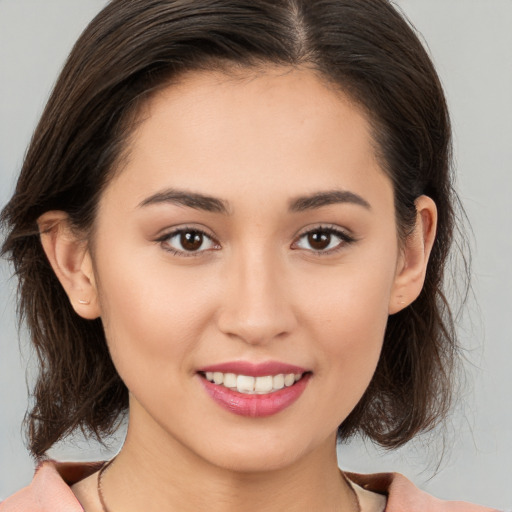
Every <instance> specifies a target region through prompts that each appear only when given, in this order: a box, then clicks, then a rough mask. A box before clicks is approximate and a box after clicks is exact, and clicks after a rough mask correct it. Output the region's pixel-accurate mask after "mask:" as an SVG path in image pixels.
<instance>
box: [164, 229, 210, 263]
mask: <svg viewBox="0 0 512 512" xmlns="http://www.w3.org/2000/svg"><path fill="white" fill-rule="evenodd" d="M159 242H160V243H161V244H162V246H163V248H164V249H165V250H166V251H169V252H172V253H173V254H176V255H183V256H187V255H190V256H191V255H193V253H197V254H198V255H199V254H200V253H202V252H204V251H207V250H209V249H215V248H218V244H216V243H215V242H214V241H213V240H212V238H211V237H209V236H208V235H207V234H206V233H203V232H202V231H199V230H197V229H179V230H176V231H174V232H173V233H170V234H168V235H165V236H164V237H162V238H161V239H160V240H159Z"/></svg>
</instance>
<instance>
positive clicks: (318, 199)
mask: <svg viewBox="0 0 512 512" xmlns="http://www.w3.org/2000/svg"><path fill="white" fill-rule="evenodd" d="M162 203H171V204H176V205H179V206H186V207H188V208H194V209H195V210H203V211H207V212H212V213H222V214H224V215H229V214H230V208H229V204H228V202H227V201H224V200H222V199H218V198H216V197H212V196H207V195H204V194H199V193H197V192H188V191H183V190H177V189H167V190H164V191H162V192H157V193H156V194H153V195H152V196H149V197H148V198H146V199H144V200H143V201H142V202H141V203H140V204H139V207H144V206H149V205H155V204H162ZM339 203H351V204H356V205H359V206H362V207H364V208H366V209H367V210H371V206H370V203H368V201H366V200H365V199H363V198H362V197H361V196H359V195H357V194H354V193H353V192H350V191H348V190H328V191H325V192H316V193H314V194H311V195H308V196H300V197H297V198H295V199H292V200H291V201H290V203H289V210H290V211H291V212H303V211H306V210H314V209H317V208H322V207H323V206H329V205H331V204H339Z"/></svg>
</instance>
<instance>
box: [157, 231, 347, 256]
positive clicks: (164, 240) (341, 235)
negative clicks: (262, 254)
mask: <svg viewBox="0 0 512 512" xmlns="http://www.w3.org/2000/svg"><path fill="white" fill-rule="evenodd" d="M191 233H193V234H194V235H200V236H201V237H202V243H203V242H204V240H205V239H206V240H209V241H210V243H211V244H213V247H211V248H208V249H202V250H197V251H186V250H179V249H175V248H173V247H172V246H171V245H169V241H170V240H172V239H173V238H175V237H177V236H182V235H184V234H191ZM318 233H322V234H323V235H327V236H329V237H332V236H335V237H336V238H338V239H339V242H338V243H337V244H336V245H335V246H334V247H331V248H330V249H327V250H321V249H314V248H311V249H305V250H307V251H309V252H311V253H312V254H314V255H315V256H320V257H321V256H326V255H330V254H334V253H336V252H338V251H340V250H342V249H343V247H344V246H346V245H349V244H351V243H353V242H355V241H356V239H355V238H354V237H353V236H351V235H349V234H348V233H346V232H345V231H343V230H341V229H339V228H337V227H333V226H318V227H315V228H313V229H309V230H307V231H305V232H304V233H302V234H300V235H299V237H298V238H297V239H296V241H294V242H293V243H292V249H295V250H297V249H300V247H298V243H299V242H300V241H301V240H303V239H306V237H308V236H311V235H314V234H318ZM156 242H158V243H159V244H160V245H161V246H162V248H163V249H164V250H165V251H167V252H170V253H171V254H173V255H175V256H181V257H198V256H201V255H203V253H204V252H206V251H211V250H217V249H220V244H219V243H218V242H217V241H216V240H215V239H214V238H213V237H212V236H210V235H209V234H208V233H206V232H205V231H203V230H202V229H198V228H192V227H184V228H179V229H176V230H174V231H171V232H170V233H166V234H165V235H163V236H161V237H160V238H158V239H157V240H156ZM180 243H181V240H180ZM202 243H201V245H202Z"/></svg>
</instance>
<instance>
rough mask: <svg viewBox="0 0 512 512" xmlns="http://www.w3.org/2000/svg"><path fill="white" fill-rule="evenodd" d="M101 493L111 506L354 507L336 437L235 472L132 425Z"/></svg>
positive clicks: (127, 511) (217, 509) (298, 510)
mask: <svg viewBox="0 0 512 512" xmlns="http://www.w3.org/2000/svg"><path fill="white" fill-rule="evenodd" d="M155 434H156V436H155ZM156 439H158V442H156ZM103 492H104V496H105V501H106V504H107V506H108V509H109V510H110V511H111V512H116V511H119V510H123V511H124V512H131V511H136V510H137V511H139V510H145V511H147V512H153V510H155V511H156V510H158V511H159V512H160V511H162V510H180V511H183V512H188V511H194V512H203V511H204V512H206V511H208V512H231V511H235V510H236V511H239V510H244V511H245V512H252V511H261V510H265V511H266V512H274V511H282V510H287V511H290V512H305V511H311V510H318V511H322V510H329V511H332V510H340V511H354V510H357V503H356V502H355V498H354V493H353V491H352V489H351V488H350V486H349V484H348V483H347V482H346V480H345V479H344V477H343V476H342V474H341V473H340V471H339V469H338V465H337V460H336V450H335V439H328V440H326V441H325V442H324V443H323V444H322V445H321V446H319V447H317V448H316V449H314V450H312V451H311V452H309V453H306V454H302V455H300V456H298V457H296V458H295V460H294V462H293V463H292V464H289V465H287V466H285V467H278V468H275V469H271V470H265V471H264V470H260V471H237V470H236V468H225V467H219V466H216V465H214V464H212V463H211V462H209V461H206V460H204V459H202V458H200V457H199V456H198V455H197V454H195V453H191V451H190V450H189V449H188V448H187V447H185V446H183V445H182V444H181V443H179V442H178V441H177V440H176V439H174V438H170V437H169V436H168V435H167V434H165V435H162V432H160V433H156V432H153V433H152V434H151V435H148V432H141V431H139V429H138V428H136V425H133V426H132V425H130V427H129V429H128V435H127V438H126V442H125V444H124V447H123V449H122V450H121V452H120V453H119V455H118V456H117V458H116V460H115V461H114V462H113V464H112V465H111V467H109V468H108V470H107V471H106V472H105V475H104V479H103Z"/></svg>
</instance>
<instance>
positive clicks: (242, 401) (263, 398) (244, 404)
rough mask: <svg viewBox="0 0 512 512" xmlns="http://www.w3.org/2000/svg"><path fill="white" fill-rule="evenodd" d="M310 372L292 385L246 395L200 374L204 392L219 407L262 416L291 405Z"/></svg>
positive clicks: (257, 416)
mask: <svg viewBox="0 0 512 512" xmlns="http://www.w3.org/2000/svg"><path fill="white" fill-rule="evenodd" d="M310 375H311V374H309V373H307V374H306V375H304V376H303V377H302V378H301V379H300V380H298V381H297V382H296V383H295V384H294V385H293V386H290V387H285V388H283V389H280V390H279V391H274V392H273V393H268V394H266V395H248V394H244V393H239V392H238V391H233V390H232V389H229V388H226V387H224V386H222V385H218V384H214V383H213V382H210V381H209V380H206V379H205V378H204V377H203V376H200V379H201V383H202V384H203V386H204V388H205V390H206V392H207V393H208V394H209V395H210V396H211V398H213V400H214V401H215V402H217V403H218V404H219V405H220V406H221V407H223V408H224V409H227V410H228V411H230V412H232V413H234V414H238V415H239V416H249V417H252V418H263V417H265V416H272V415H273V414H277V413H278V412H280V411H282V410H283V409H286V408H287V407H288V406H290V405H292V404H293V403H294V402H295V401H296V400H298V398H299V397H300V395H302V392H303V391H304V390H305V389H306V386H307V384H308V381H309V377H310Z"/></svg>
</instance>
